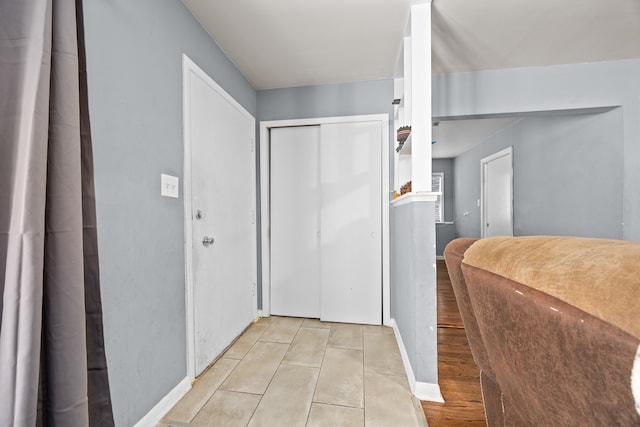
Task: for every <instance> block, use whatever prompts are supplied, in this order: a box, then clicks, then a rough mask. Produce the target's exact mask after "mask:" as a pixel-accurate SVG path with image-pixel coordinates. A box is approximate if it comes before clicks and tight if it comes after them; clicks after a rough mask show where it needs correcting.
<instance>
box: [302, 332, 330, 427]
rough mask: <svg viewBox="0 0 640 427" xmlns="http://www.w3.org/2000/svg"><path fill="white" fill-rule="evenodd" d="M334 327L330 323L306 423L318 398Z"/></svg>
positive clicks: (306, 423)
mask: <svg viewBox="0 0 640 427" xmlns="http://www.w3.org/2000/svg"><path fill="white" fill-rule="evenodd" d="M332 329H333V325H329V336H327V342H326V344H325V345H324V351H323V352H322V361H320V369H318V378H317V379H316V386H315V387H314V388H313V396H311V404H310V405H309V412H308V413H307V421H306V422H305V423H304V425H305V426H306V425H308V424H309V417H310V416H311V407H312V406H313V404H314V403H316V402H314V400H315V398H316V392H317V391H318V384H319V383H320V374H321V373H322V368H323V367H324V358H325V356H326V354H327V348H329V338H330V337H331V330H332Z"/></svg>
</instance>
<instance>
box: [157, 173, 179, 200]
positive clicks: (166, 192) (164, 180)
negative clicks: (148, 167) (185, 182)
mask: <svg viewBox="0 0 640 427" xmlns="http://www.w3.org/2000/svg"><path fill="white" fill-rule="evenodd" d="M179 182H180V180H179V178H178V177H177V176H171V175H165V174H163V173H161V174H160V195H161V196H164V197H173V198H176V199H177V198H178V196H179V194H180V187H179Z"/></svg>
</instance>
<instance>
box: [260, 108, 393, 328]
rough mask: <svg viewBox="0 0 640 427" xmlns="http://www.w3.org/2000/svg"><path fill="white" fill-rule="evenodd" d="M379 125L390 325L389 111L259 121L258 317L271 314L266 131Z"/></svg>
mask: <svg viewBox="0 0 640 427" xmlns="http://www.w3.org/2000/svg"><path fill="white" fill-rule="evenodd" d="M374 121H378V122H380V124H381V134H380V137H381V146H382V147H381V149H382V165H381V167H382V186H381V187H382V188H381V190H382V206H381V209H382V227H381V228H382V248H381V249H382V323H383V324H384V325H387V326H391V313H390V277H391V275H390V271H389V268H390V263H389V198H390V197H391V193H390V192H389V150H390V149H391V148H390V147H391V145H390V136H389V114H369V115H356V116H337V117H319V118H306V119H292V120H270V121H261V122H260V225H261V232H260V237H261V245H260V252H261V260H262V268H261V271H260V275H261V279H262V282H261V291H262V310H259V311H258V314H259V315H260V316H264V317H267V316H270V315H271V237H270V236H271V226H270V225H271V219H270V217H269V215H270V209H269V208H270V205H271V200H270V185H271V183H270V179H271V171H270V153H271V141H270V133H269V130H270V129H271V128H277V127H287V126H313V125H323V124H334V123H355V122H374Z"/></svg>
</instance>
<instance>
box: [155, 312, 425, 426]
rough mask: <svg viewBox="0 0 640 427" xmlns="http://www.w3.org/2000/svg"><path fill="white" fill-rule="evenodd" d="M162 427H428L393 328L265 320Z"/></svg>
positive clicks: (200, 381)
mask: <svg viewBox="0 0 640 427" xmlns="http://www.w3.org/2000/svg"><path fill="white" fill-rule="evenodd" d="M159 425H160V426H163V427H164V426H176V427H177V426H247V425H248V426H287V427H293V426H361V427H362V426H404V427H412V426H417V427H423V426H426V421H425V418H424V415H423V412H422V409H421V407H420V403H419V402H418V401H417V400H416V399H415V398H414V397H413V396H412V395H411V392H410V390H409V385H408V382H407V378H406V374H405V371H404V367H403V364H402V359H401V356H400V352H399V350H398V346H397V344H396V339H395V337H394V335H393V330H392V329H391V328H388V327H384V326H370V325H354V324H342V323H328V322H321V321H319V320H316V319H301V318H290V317H275V316H274V317H269V318H261V319H258V320H257V321H256V322H254V323H253V324H252V325H251V326H249V327H248V328H247V330H246V331H245V332H244V333H243V334H242V335H241V336H240V338H238V340H236V342H235V343H234V344H233V345H232V346H231V347H230V348H229V349H228V350H227V351H226V352H225V353H224V354H223V355H222V356H221V357H220V358H219V359H218V360H217V361H216V363H215V364H213V365H212V366H211V367H210V368H209V369H208V370H207V371H205V373H203V374H202V375H201V376H200V377H199V378H198V380H197V381H196V383H195V384H194V385H193V388H192V389H191V390H190V391H189V392H188V393H187V394H186V395H185V397H183V398H182V400H181V401H180V402H178V404H177V405H176V406H175V407H174V408H173V409H172V410H171V411H170V412H169V413H168V414H167V415H166V416H165V417H164V419H163V420H162V421H161V422H160V424H159Z"/></svg>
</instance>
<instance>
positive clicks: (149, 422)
mask: <svg viewBox="0 0 640 427" xmlns="http://www.w3.org/2000/svg"><path fill="white" fill-rule="evenodd" d="M189 390H191V379H190V378H189V377H184V379H183V380H182V381H180V382H179V383H178V385H176V386H175V387H174V388H173V389H172V390H171V391H170V392H169V393H168V394H167V395H166V396H165V397H163V398H162V400H160V402H158V403H157V404H156V406H154V407H153V408H151V410H150V411H149V412H147V415H145V416H144V417H142V418H141V419H140V421H138V422H137V423H136V424H135V425H134V427H155V426H156V425H157V424H158V421H160V420H161V419H162V417H164V416H165V415H166V414H167V412H169V411H170V410H171V408H173V406H174V405H175V404H176V403H178V401H179V400H180V399H182V397H183V396H184V395H185V394H187V392H188V391H189Z"/></svg>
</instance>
